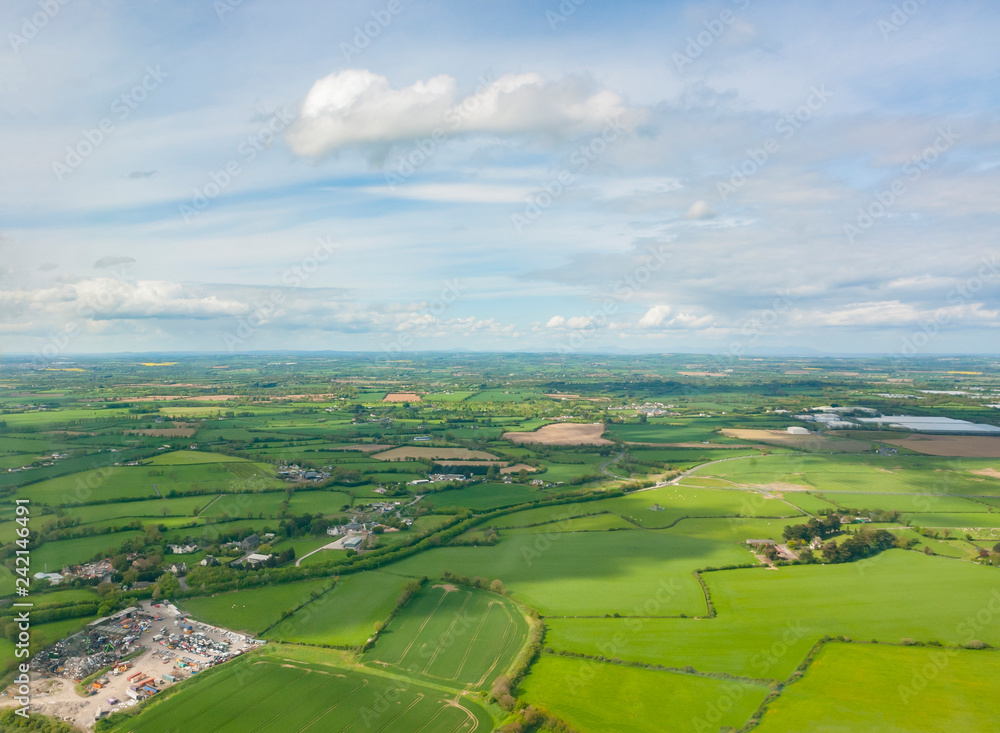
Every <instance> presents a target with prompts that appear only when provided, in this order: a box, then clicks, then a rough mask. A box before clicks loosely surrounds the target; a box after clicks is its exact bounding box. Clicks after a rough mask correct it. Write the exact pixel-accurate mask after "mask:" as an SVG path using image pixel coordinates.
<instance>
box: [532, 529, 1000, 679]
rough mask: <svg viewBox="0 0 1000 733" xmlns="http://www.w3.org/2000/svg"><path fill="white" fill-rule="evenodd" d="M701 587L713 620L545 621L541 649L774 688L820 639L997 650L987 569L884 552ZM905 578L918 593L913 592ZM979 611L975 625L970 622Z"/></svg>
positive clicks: (999, 585) (743, 573)
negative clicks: (764, 682)
mask: <svg viewBox="0 0 1000 733" xmlns="http://www.w3.org/2000/svg"><path fill="white" fill-rule="evenodd" d="M620 534H626V533H620ZM703 577H704V578H705V582H706V583H707V585H708V587H709V589H710V591H711V593H712V602H713V604H714V605H715V609H716V613H717V615H716V617H715V618H712V619H701V620H693V619H676V618H666V619H665V618H647V619H569V618H567V619H549V620H547V624H548V626H549V631H548V634H547V635H546V644H548V645H549V646H551V647H553V648H554V649H557V650H570V651H576V652H580V653H584V654H601V651H600V649H601V648H602V646H603V647H604V648H607V645H608V644H609V643H613V640H616V639H617V640H618V641H619V643H618V644H617V645H616V646H615V655H616V656H618V657H620V658H622V659H626V660H632V661H638V662H646V663H650V664H662V665H665V666H668V667H677V668H682V667H684V666H686V665H689V664H690V665H693V666H694V667H695V668H696V669H697V670H698V671H704V672H725V673H728V674H733V675H745V676H750V677H754V678H773V679H779V680H781V679H786V678H787V677H788V676H789V675H790V674H791V673H792V672H793V671H794V670H795V667H796V666H797V665H798V664H799V663H800V662H801V661H802V659H803V658H804V657H805V655H806V654H807V652H808V651H809V649H810V648H811V647H812V646H813V644H815V643H816V642H817V641H818V640H819V639H820V638H821V637H823V636H825V635H829V636H840V635H843V636H847V637H849V638H852V639H860V640H866V641H867V640H871V639H878V640H880V641H883V642H889V643H897V642H899V641H900V639H902V638H912V639H915V640H917V641H924V642H931V641H939V642H941V643H944V644H965V643H967V642H969V641H971V640H973V639H978V640H980V641H983V642H986V643H989V644H993V645H998V644H1000V615H998V614H997V613H996V612H993V611H988V609H991V608H993V609H995V608H998V607H1000V601H998V600H996V599H998V598H1000V577H998V576H997V574H996V571H995V570H994V569H992V568H984V567H979V566H975V565H972V564H969V563H960V562H956V561H955V560H950V559H946V558H939V557H927V556H925V555H923V554H922V553H917V552H906V551H904V550H888V551H887V552H884V553H882V554H881V555H879V556H877V557H876V558H874V559H872V560H870V561H865V563H864V564H863V565H859V564H857V563H850V564H842V565H829V566H822V565H809V566H801V567H788V568H782V569H780V570H779V571H777V572H774V571H768V570H763V569H755V570H724V571H720V572H714V573H705V574H704V576H703ZM914 577H919V578H921V580H922V583H920V584H914V583H913V582H912V578H914ZM789 598H794V599H796V602H795V603H794V604H789V603H788V599H789ZM991 603H992V606H991V605H990V604H991ZM984 609H986V610H987V612H986V613H985V615H984V616H983V618H984V619H985V621H986V622H985V623H983V622H982V619H980V620H979V621H977V620H976V614H977V613H978V612H979V611H980V610H984ZM765 618H766V619H767V622H766V623H762V622H761V619H765Z"/></svg>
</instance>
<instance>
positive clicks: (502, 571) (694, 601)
mask: <svg viewBox="0 0 1000 733" xmlns="http://www.w3.org/2000/svg"><path fill="white" fill-rule="evenodd" d="M745 562H747V556H746V551H745V550H743V549H742V548H739V547H736V546H734V545H731V544H727V543H722V542H715V541H711V540H703V539H698V538H691V537H679V536H671V535H669V534H667V533H663V532H638V531H636V532H576V533H552V534H523V535H509V536H502V538H501V540H500V542H499V543H498V544H497V545H496V546H494V547H445V548H440V549H434V550H428V551H426V552H423V553H421V554H419V555H416V556H414V557H410V558H406V559H405V560H401V561H399V562H397V563H393V564H392V565H390V566H389V570H390V571H391V572H394V573H400V574H404V575H410V576H415V577H421V576H428V577H441V575H442V574H443V573H444V571H446V570H448V571H451V572H453V573H456V574H458V575H466V576H470V577H472V576H476V575H484V574H486V575H490V576H491V577H493V578H499V579H500V580H502V581H503V582H504V584H505V585H506V586H507V590H508V591H510V592H511V595H512V596H513V597H515V598H517V599H518V600H520V601H521V602H523V603H525V604H527V605H528V606H531V607H532V608H535V609H537V610H538V611H539V612H540V613H542V614H544V615H547V616H550V615H584V616H603V615H605V614H611V613H616V612H617V613H621V614H627V615H637V614H638V615H656V616H670V615H677V614H680V613H686V614H688V615H692V616H694V615H702V614H704V613H705V597H704V595H703V593H702V591H701V587H700V586H699V585H698V583H697V581H696V580H695V579H694V578H693V577H692V576H691V571H692V570H694V569H696V568H699V567H705V566H708V565H714V566H721V565H730V564H738V563H745Z"/></svg>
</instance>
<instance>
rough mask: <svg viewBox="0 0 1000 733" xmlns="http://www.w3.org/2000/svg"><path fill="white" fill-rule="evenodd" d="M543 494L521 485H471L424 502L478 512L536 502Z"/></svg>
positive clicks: (429, 496)
mask: <svg viewBox="0 0 1000 733" xmlns="http://www.w3.org/2000/svg"><path fill="white" fill-rule="evenodd" d="M542 498H545V494H541V493H539V491H538V489H535V488H533V487H531V486H524V485H522V484H492V483H482V484H473V485H472V486H469V487H466V488H464V489H453V490H451V491H441V492H438V493H436V494H430V495H428V496H427V498H426V499H424V502H425V503H427V504H430V505H432V506H434V507H436V508H439V509H458V508H462V507H466V508H468V509H474V510H478V511H483V510H489V509H498V508H499V507H504V506H511V505H513V504H522V503H525V502H529V501H538V500H539V499H542Z"/></svg>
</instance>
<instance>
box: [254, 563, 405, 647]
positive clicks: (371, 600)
mask: <svg viewBox="0 0 1000 733" xmlns="http://www.w3.org/2000/svg"><path fill="white" fill-rule="evenodd" d="M405 583H406V580H405V579H404V578H400V577H399V576H398V575H388V574H386V573H380V572H377V571H367V572H364V573H357V574H355V575H347V576H345V577H343V578H341V579H340V580H339V581H337V585H336V586H335V587H334V589H333V590H332V591H330V592H329V593H325V594H323V595H322V596H320V597H319V598H318V599H316V600H315V601H313V602H312V603H310V604H308V605H306V606H305V607H304V608H302V609H300V610H298V611H296V612H295V613H294V614H292V615H291V616H289V617H288V618H287V619H285V620H284V621H282V622H281V623H279V624H278V625H277V626H275V627H274V628H273V629H271V630H270V631H269V632H268V633H267V638H269V639H276V640H278V641H294V642H298V643H302V644H330V645H333V646H356V647H360V646H361V645H362V644H364V643H365V641H366V640H367V639H368V637H370V636H371V635H372V634H373V633H374V631H375V623H376V622H377V621H385V620H386V619H387V618H388V617H389V614H390V613H391V612H392V609H393V608H395V606H396V601H397V599H398V598H399V596H400V594H401V593H402V589H403V585H404V584H405Z"/></svg>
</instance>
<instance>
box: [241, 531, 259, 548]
mask: <svg viewBox="0 0 1000 733" xmlns="http://www.w3.org/2000/svg"><path fill="white" fill-rule="evenodd" d="M259 545H260V537H258V536H257V535H256V534H252V535H250V536H249V537H247V538H246V539H245V540H243V541H242V542H241V543H240V549H242V550H244V551H246V552H249V551H250V550H256V549H257V547H258V546H259Z"/></svg>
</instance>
